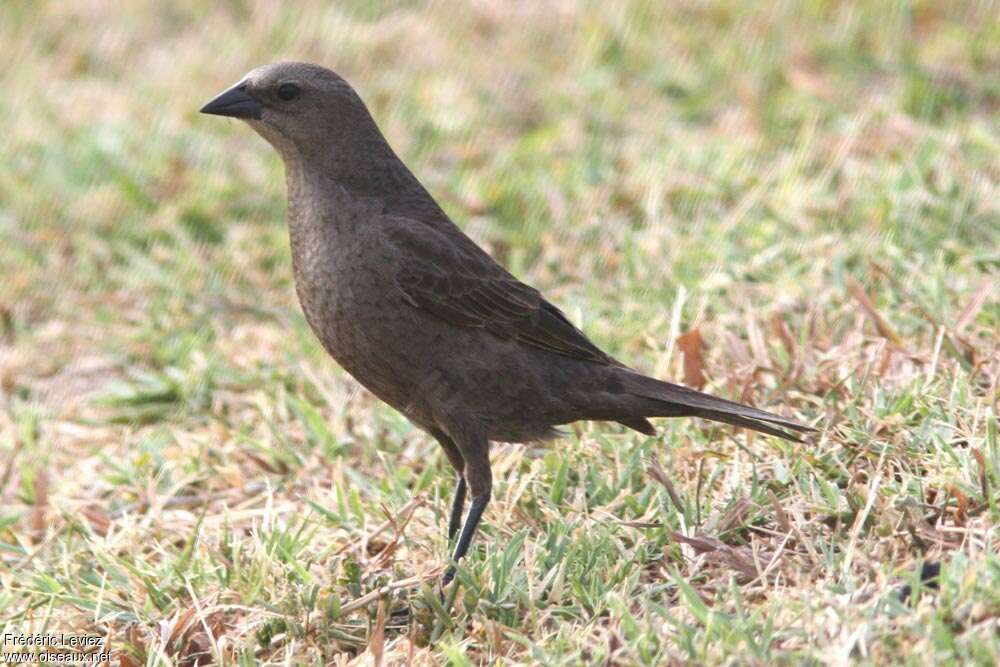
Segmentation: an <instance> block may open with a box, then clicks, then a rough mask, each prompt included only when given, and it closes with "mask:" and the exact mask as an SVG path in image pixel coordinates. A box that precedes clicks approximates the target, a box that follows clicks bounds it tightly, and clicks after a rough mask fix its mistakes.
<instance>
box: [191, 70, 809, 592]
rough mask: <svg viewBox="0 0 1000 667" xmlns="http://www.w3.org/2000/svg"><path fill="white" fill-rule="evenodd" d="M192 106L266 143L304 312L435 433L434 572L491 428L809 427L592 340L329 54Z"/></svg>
mask: <svg viewBox="0 0 1000 667" xmlns="http://www.w3.org/2000/svg"><path fill="white" fill-rule="evenodd" d="M200 111H201V112H202V113H205V114H214V115H218V116H227V117H231V118H237V119H241V120H243V121H245V122H246V123H247V124H249V125H250V127H251V128H252V129H253V130H254V131H255V132H256V133H257V134H259V135H260V136H261V137H263V138H264V140H265V141H267V142H268V143H269V144H270V145H271V146H272V147H273V148H274V149H275V150H276V151H277V153H278V154H279V156H280V157H281V159H282V161H283V162H284V166H285V181H286V188H287V197H288V212H287V218H288V229H289V237H290V245H291V257H292V272H293V274H294V278H295V281H294V282H295V291H296V294H297V296H298V300H299V303H300V305H301V307H302V311H303V313H304V315H305V319H306V321H307V322H308V323H309V326H310V327H311V329H312V330H313V332H314V333H315V334H316V336H317V337H318V338H319V340H320V342H321V343H322V345H323V347H324V349H325V350H326V351H327V352H328V353H329V355H330V356H331V357H332V358H333V359H334V360H335V361H336V362H337V363H338V364H339V365H340V366H341V367H342V368H343V369H344V370H345V371H347V373H349V374H350V375H351V376H353V377H354V378H355V379H356V380H357V381H358V382H359V383H360V384H361V385H363V386H364V387H365V388H367V389H368V390H369V391H370V392H371V393H372V394H374V395H375V396H376V397H378V398H379V399H381V400H382V401H384V402H385V403H387V404H388V405H390V406H392V407H393V408H395V409H396V410H398V411H399V412H401V413H402V414H403V415H405V416H406V417H407V418H408V419H409V420H410V421H411V422H412V423H414V424H415V425H416V426H417V427H419V428H420V429H422V430H423V431H425V432H426V433H428V434H429V435H430V436H431V437H432V438H434V439H435V440H436V441H437V442H438V443H439V444H440V446H441V448H442V449H443V450H444V454H445V456H446V458H447V460H448V462H449V463H450V464H451V466H452V467H453V468H454V469H455V473H456V478H457V479H456V484H455V489H454V494H453V499H452V504H451V512H450V516H449V520H448V527H447V538H448V543H449V545H452V544H453V545H454V551H453V553H452V556H451V559H450V562H449V565H448V567H447V568H446V570H445V573H444V575H443V577H442V584H443V585H447V584H448V583H449V582H450V581H451V580H452V579H453V577H454V574H455V566H456V564H457V563H458V562H459V561H460V560H461V559H462V558H463V557H464V556H465V555H466V553H467V552H468V550H469V545H470V544H471V542H472V539H473V536H474V535H475V533H476V529H477V527H478V526H479V523H480V520H481V518H482V515H483V512H484V510H485V509H486V507H487V505H488V504H489V502H490V498H491V494H492V489H493V475H492V471H491V468H490V458H489V450H490V443H491V442H508V443H529V442H536V441H546V440H551V439H553V438H555V437H557V436H558V434H559V431H558V430H557V428H556V427H558V426H560V425H565V424H569V423H572V422H576V421H580V420H596V421H610V422H618V423H619V424H622V425H624V426H626V427H628V428H629V429H633V430H635V431H638V432H640V433H643V434H645V435H647V436H654V435H656V430H655V428H654V427H653V425H652V423H650V421H649V419H650V418H656V417H701V418H704V419H708V420H713V421H717V422H723V423H726V424H731V425H734V426H738V427H744V428H748V429H752V430H754V431H759V432H762V433H765V434H769V435H772V436H777V437H780V438H785V439H788V440H799V437H798V435H796V434H798V433H807V432H810V431H814V430H815V429H813V428H812V427H810V426H807V425H805V424H802V423H800V422H798V421H796V420H793V419H789V418H785V417H781V416H779V415H777V414H772V413H770V412H766V411H764V410H760V409H757V408H754V407H751V406H748V405H743V404H740V403H736V402H733V401H729V400H725V399H722V398H718V397H715V396H712V395H709V394H706V393H702V392H700V391H696V390H694V389H690V388H687V387H684V386H681V385H677V384H672V383H670V382H665V381H662V380H659V379H656V378H652V377H648V376H645V375H643V374H642V373H640V372H637V371H635V370H633V369H631V368H630V367H628V366H627V365H625V364H624V363H622V362H620V361H618V360H617V359H615V358H613V357H612V356H610V355H608V354H607V353H605V352H604V351H602V350H601V349H600V348H599V347H597V345H595V344H594V343H593V342H591V340H590V339H589V338H587V336H586V335H585V334H584V333H583V332H582V331H581V330H580V329H579V328H577V327H576V326H575V325H574V324H573V323H572V322H571V321H570V320H569V318H568V317H567V316H566V315H565V314H564V313H563V312H562V311H561V310H560V309H559V308H557V307H556V306H555V305H553V304H552V303H550V302H549V301H547V300H546V299H545V298H544V297H543V296H542V295H541V293H540V292H539V291H538V290H536V289H535V288H533V287H531V286H529V285H527V284H525V283H523V282H521V281H520V280H518V279H517V278H516V277H514V275H512V274H511V273H510V272H508V271H507V270H506V269H505V268H504V267H503V266H501V265H500V264H499V263H498V262H496V261H495V260H494V259H493V258H492V257H491V256H490V255H489V254H488V253H487V252H486V251H485V250H483V249H482V248H481V247H480V246H479V245H477V244H476V243H475V242H474V241H473V240H472V239H471V238H469V237H468V236H466V234H465V233H464V232H463V231H462V230H461V229H460V228H459V227H458V226H457V225H456V224H455V223H454V222H452V220H451V219H450V218H449V216H448V215H447V214H446V213H445V211H444V210H443V209H442V208H441V207H440V206H439V205H438V203H437V202H436V201H435V199H434V197H432V196H431V194H430V193H429V192H428V191H427V190H426V189H425V188H424V186H423V185H422V184H421V183H420V181H419V180H417V178H416V176H414V174H413V172H411V171H410V169H408V168H407V166H406V165H405V164H404V163H403V161H402V160H401V159H400V158H399V157H398V155H397V154H396V153H395V151H393V149H392V148H391V147H390V145H389V143H388V142H387V141H386V139H385V137H384V136H383V134H382V132H381V130H380V129H379V127H378V125H377V124H376V121H375V120H374V118H373V117H372V114H371V113H370V112H369V110H368V108H367V107H366V105H365V103H364V102H363V100H362V99H361V97H360V96H359V95H358V93H357V92H356V91H355V90H354V88H353V87H351V85H350V84H348V82H347V81H346V80H345V79H344V78H342V77H341V76H340V75H338V74H336V73H335V72H333V71H331V70H330V69H327V68H325V67H322V66H320V65H314V64H309V63H303V62H276V63H272V64H268V65H263V66H261V67H258V68H256V69H253V70H251V71H250V72H249V73H247V74H246V75H245V76H244V77H243V78H242V79H240V80H239V82H238V83H236V84H235V85H233V86H232V87H230V88H229V89H227V90H225V91H224V92H222V93H221V94H219V95H217V96H216V97H215V98H213V99H212V100H211V101H209V102H208V103H207V104H205V105H204V107H202V108H201V110H200ZM467 494H468V495H469V497H470V502H469V510H468V513H467V514H466V515H465V519H464V521H463V518H462V517H463V513H464V508H465V501H466V495H467ZM456 537H457V541H455V540H456Z"/></svg>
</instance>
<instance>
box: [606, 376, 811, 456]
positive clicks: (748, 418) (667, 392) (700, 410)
mask: <svg viewBox="0 0 1000 667" xmlns="http://www.w3.org/2000/svg"><path fill="white" fill-rule="evenodd" d="M620 377H621V378H622V380H623V384H624V389H625V391H626V392H627V393H628V394H631V395H632V396H634V397H635V398H636V399H638V400H637V401H635V402H632V401H630V403H632V405H635V406H636V407H639V408H640V410H639V411H640V412H641V414H637V415H634V416H633V415H629V416H628V418H626V419H619V420H618V421H619V422H621V423H622V424H624V425H625V426H628V427H629V428H633V429H635V430H637V431H641V432H643V433H647V434H649V433H650V431H651V430H652V425H650V424H649V422H647V421H646V420H645V417H702V418H704V419H710V420H712V421H717V422H722V423H725V424H732V425H733V426H742V427H744V428H749V429H752V430H754V431H760V432H761V433H767V434H768V435H774V436H777V437H779V438H784V439H785V440H793V441H795V442H801V439H800V438H799V437H798V436H797V435H795V433H789V431H794V432H798V433H809V432H812V431H815V430H816V429H814V428H812V427H810V426H806V425H805V424H800V423H799V422H797V421H795V420H793V419H788V418H786V417H781V416H779V415H776V414H773V413H771V412H766V411H764V410H758V409H757V408H752V407H750V406H749V405H743V404H742V403H736V402H734V401H727V400H726V399H724V398H718V397H716V396H711V395H709V394H705V393H702V392H700V391H695V390H694V389H689V388H688V387H682V386H681V385H677V384H671V383H670V382H664V381H662V380H657V379H656V378H651V377H647V376H645V375H641V374H639V373H635V372H633V371H630V370H624V372H623V373H622V374H621V376H620ZM785 429H787V430H785Z"/></svg>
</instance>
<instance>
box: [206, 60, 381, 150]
mask: <svg viewBox="0 0 1000 667" xmlns="http://www.w3.org/2000/svg"><path fill="white" fill-rule="evenodd" d="M201 112H202V113H207V114H214V115H217V116H230V117H233V118H241V119H243V120H245V121H246V122H247V123H249V125H250V126H251V127H252V128H253V129H254V130H255V131H256V132H257V133H258V134H260V135H261V136H262V137H264V139H266V140H267V141H268V142H269V143H270V144H271V145H272V146H274V147H275V149H277V151H278V152H279V153H281V154H282V156H283V157H285V158H286V160H287V159H288V158H289V157H293V156H295V157H308V155H309V154H311V153H314V152H317V151H321V150H323V149H327V148H331V147H332V146H331V144H337V143H339V142H340V140H341V139H343V138H344V137H352V136H354V137H357V136H364V135H366V134H368V133H369V132H370V130H371V129H372V128H374V121H372V119H371V116H370V115H369V113H368V111H367V109H366V108H365V105H364V103H363V102H362V101H361V98H360V97H358V95H357V93H355V92H354V89H352V88H351V86H350V85H349V84H348V83H347V82H346V81H344V79H342V78H341V77H340V76H339V75H337V74H336V73H335V72H332V71H330V70H328V69H326V68H325V67H320V66H319V65H311V64H309V63H299V62H278V63H273V64H270V65H264V66H262V67H258V68H257V69H254V70H252V71H250V72H249V73H248V74H247V75H246V76H244V77H243V78H242V79H241V80H240V82H239V83H237V84H236V85H234V86H233V87H231V88H229V89H228V90H226V91H224V92H223V93H221V94H220V95H218V96H217V97H215V99H213V100H212V101H210V102H209V103H208V104H206V105H205V106H203V107H202V108H201Z"/></svg>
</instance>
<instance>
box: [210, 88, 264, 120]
mask: <svg viewBox="0 0 1000 667" xmlns="http://www.w3.org/2000/svg"><path fill="white" fill-rule="evenodd" d="M262 111H263V107H262V106H261V104H260V102H258V101H257V100H255V99H254V98H253V97H251V96H250V94H249V93H248V92H247V82H246V81H241V82H239V83H238V84H236V85H235V86H233V87H232V88H230V89H229V90H227V91H226V92H224V93H222V94H221V95H219V96H218V97H216V98H215V99H214V100H212V101H211V102H209V103H208V104H206V105H205V106H203V107H202V108H201V112H202V113H210V114H214V115H216V116H232V117H233V118H255V119H256V118H260V115H261V112H262Z"/></svg>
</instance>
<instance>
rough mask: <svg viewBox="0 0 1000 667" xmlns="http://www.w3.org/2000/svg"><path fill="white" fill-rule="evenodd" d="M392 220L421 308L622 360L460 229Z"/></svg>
mask: <svg viewBox="0 0 1000 667" xmlns="http://www.w3.org/2000/svg"><path fill="white" fill-rule="evenodd" d="M386 222H387V223H388V224H387V225H386V227H387V235H386V236H387V238H388V240H389V242H390V243H391V244H392V245H393V246H394V247H395V250H396V252H395V253H393V254H394V255H396V257H397V258H398V261H399V271H398V273H397V275H396V283H397V286H398V288H399V290H400V291H401V292H402V293H403V295H404V296H405V297H406V300H407V301H408V302H409V303H410V304H411V305H413V306H414V307H417V308H421V309H423V310H425V311H427V312H428V313H431V314H432V315H434V316H435V317H437V318H439V319H441V320H443V321H445V322H448V323H450V324H453V325H455V326H461V327H477V328H481V329H485V330H486V331H489V332H490V333H491V334H493V335H495V336H498V337H500V338H504V339H508V340H517V341H520V342H522V343H524V344H526V345H532V346H535V347H538V348H542V349H544V350H549V351H550V352H555V353H558V354H562V355H565V356H568V357H574V358H577V359H585V360H588V361H594V362H597V363H604V364H615V365H617V362H616V361H614V360H613V359H611V358H610V357H609V356H608V355H606V354H605V353H604V352H602V351H601V350H600V349H599V348H598V347H597V346H596V345H594V344H593V343H592V342H590V340H588V339H587V337H586V336H585V335H584V334H583V332H582V331H580V330H579V329H577V328H576V327H575V326H573V325H572V324H571V323H570V321H569V320H568V319H567V318H566V316H565V315H564V314H563V313H562V311H560V310H559V309H558V308H556V307H555V306H553V305H552V304H551V303H549V302H548V301H546V300H545V299H544V298H542V295H541V294H539V292H538V290H536V289H534V288H533V287H529V286H528V285H525V284H524V283H522V282H521V281H519V280H518V279H517V278H515V277H514V276H512V275H511V274H510V273H508V272H507V271H506V270H505V269H504V268H503V267H502V266H500V265H499V264H497V263H496V262H495V261H494V260H493V258H492V257H490V256H489V255H488V254H487V253H486V252H485V251H484V250H482V249H481V248H480V247H479V246H477V245H476V244H475V243H474V242H473V241H472V240H471V239H469V238H468V237H467V236H465V235H464V234H462V233H461V232H459V231H458V229H457V228H456V229H455V230H454V231H453V232H452V233H445V232H442V231H439V230H437V229H435V228H434V227H431V226H429V225H426V224H423V223H421V222H417V221H413V220H407V219H399V218H395V219H392V220H389V221H386ZM448 231H451V230H448Z"/></svg>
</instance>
